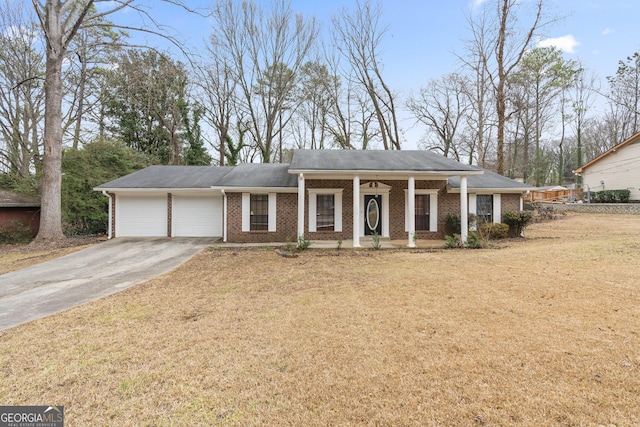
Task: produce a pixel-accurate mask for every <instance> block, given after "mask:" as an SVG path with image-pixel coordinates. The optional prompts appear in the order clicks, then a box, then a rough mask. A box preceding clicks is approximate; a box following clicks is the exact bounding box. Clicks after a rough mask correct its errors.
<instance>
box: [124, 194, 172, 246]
mask: <svg viewBox="0 0 640 427" xmlns="http://www.w3.org/2000/svg"><path fill="white" fill-rule="evenodd" d="M166 236H167V196H166V195H162V196H139V195H137V196H117V197H116V237H166Z"/></svg>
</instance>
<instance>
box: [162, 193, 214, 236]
mask: <svg viewBox="0 0 640 427" xmlns="http://www.w3.org/2000/svg"><path fill="white" fill-rule="evenodd" d="M171 216H172V220H173V221H172V231H173V235H174V236H176V237H220V236H222V197H221V196H217V197H216V196H206V197H205V196H180V195H175V194H174V196H173V199H172V211H171Z"/></svg>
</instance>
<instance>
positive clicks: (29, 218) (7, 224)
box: [0, 207, 40, 237]
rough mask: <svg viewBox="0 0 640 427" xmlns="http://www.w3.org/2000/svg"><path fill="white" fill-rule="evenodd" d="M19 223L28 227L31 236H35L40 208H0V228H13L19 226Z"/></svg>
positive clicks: (38, 225)
mask: <svg viewBox="0 0 640 427" xmlns="http://www.w3.org/2000/svg"><path fill="white" fill-rule="evenodd" d="M16 222H17V223H18V224H16ZM20 225H21V226H22V227H26V228H28V230H29V235H30V236H31V237H36V235H37V234H38V230H39V229H40V208H38V207H28V208H27V207H6V208H0V230H14V229H15V228H16V226H18V227H19V226H20Z"/></svg>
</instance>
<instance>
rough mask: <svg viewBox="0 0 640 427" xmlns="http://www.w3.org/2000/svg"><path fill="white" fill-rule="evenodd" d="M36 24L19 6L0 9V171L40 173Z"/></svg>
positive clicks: (40, 66)
mask: <svg viewBox="0 0 640 427" xmlns="http://www.w3.org/2000/svg"><path fill="white" fill-rule="evenodd" d="M38 45H39V41H38V29H37V24H36V23H35V22H33V21H32V20H30V19H29V16H27V11H26V10H24V9H23V7H22V4H21V3H20V2H14V1H9V2H7V1H6V0H4V1H2V3H1V6H0V171H2V172H6V173H9V174H11V175H14V176H16V177H18V178H25V177H27V176H28V175H29V174H30V173H31V172H32V171H35V172H39V171H40V167H41V165H40V157H41V144H40V139H41V136H42V133H41V132H42V128H41V120H42V116H43V113H44V111H43V110H44V84H43V81H44V56H43V55H42V53H41V52H40V51H41V49H39V48H38Z"/></svg>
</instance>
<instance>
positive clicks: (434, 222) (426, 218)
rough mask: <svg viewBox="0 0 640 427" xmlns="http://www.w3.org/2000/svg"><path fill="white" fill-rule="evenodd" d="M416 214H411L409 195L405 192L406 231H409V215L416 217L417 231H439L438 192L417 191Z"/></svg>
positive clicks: (430, 190) (432, 190)
mask: <svg viewBox="0 0 640 427" xmlns="http://www.w3.org/2000/svg"><path fill="white" fill-rule="evenodd" d="M415 196H416V199H415V201H414V212H409V195H408V192H407V190H405V191H404V212H405V215H404V231H406V232H408V231H409V215H410V214H412V215H414V216H415V228H416V231H433V232H435V231H438V190H437V189H429V190H415Z"/></svg>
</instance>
